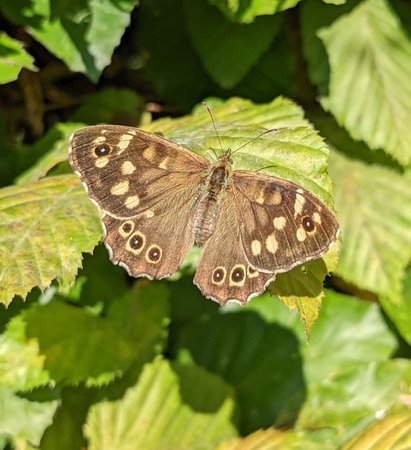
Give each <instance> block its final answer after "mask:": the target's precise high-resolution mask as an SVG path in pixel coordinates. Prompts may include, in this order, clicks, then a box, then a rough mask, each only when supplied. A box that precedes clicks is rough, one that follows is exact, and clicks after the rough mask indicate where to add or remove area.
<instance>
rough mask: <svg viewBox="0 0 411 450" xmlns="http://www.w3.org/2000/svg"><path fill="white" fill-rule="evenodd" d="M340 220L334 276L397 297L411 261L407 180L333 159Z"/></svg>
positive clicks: (334, 156)
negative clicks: (341, 241)
mask: <svg viewBox="0 0 411 450" xmlns="http://www.w3.org/2000/svg"><path fill="white" fill-rule="evenodd" d="M330 174H331V176H332V179H333V182H334V187H335V188H334V190H335V203H336V209H337V218H338V221H339V223H340V226H341V231H342V235H343V241H344V245H343V246H342V250H341V255H340V262H339V265H338V267H337V269H336V273H337V274H338V275H340V276H341V277H343V278H344V279H345V280H347V281H349V282H351V283H354V284H355V285H356V286H358V287H360V288H361V289H366V290H369V291H371V292H374V293H377V294H381V295H386V296H388V297H392V296H398V295H400V292H401V282H402V274H403V271H404V269H405V267H406V265H407V264H408V262H409V261H410V258H411V210H410V208H406V207H404V205H410V204H411V190H410V189H409V180H407V179H406V178H405V177H403V176H401V175H399V174H397V173H395V172H394V171H391V170H389V169H385V168H382V167H374V166H369V165H365V164H363V163H361V162H357V161H352V160H348V159H346V158H345V157H343V156H342V155H341V154H338V153H336V152H334V153H332V155H331V158H330Z"/></svg>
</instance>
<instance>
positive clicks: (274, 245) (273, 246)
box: [265, 234, 278, 254]
mask: <svg viewBox="0 0 411 450" xmlns="http://www.w3.org/2000/svg"><path fill="white" fill-rule="evenodd" d="M265 247H266V249H267V250H268V251H269V252H270V253H272V254H274V253H275V252H276V251H277V250H278V242H277V239H276V238H275V234H270V235H269V236H268V238H267V239H266V241H265Z"/></svg>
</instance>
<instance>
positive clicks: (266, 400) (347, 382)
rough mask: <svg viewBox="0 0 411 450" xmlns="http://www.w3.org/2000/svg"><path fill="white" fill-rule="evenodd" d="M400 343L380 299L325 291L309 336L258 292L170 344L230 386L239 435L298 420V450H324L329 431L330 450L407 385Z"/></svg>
mask: <svg viewBox="0 0 411 450" xmlns="http://www.w3.org/2000/svg"><path fill="white" fill-rule="evenodd" d="M256 314H257V317H256ZM396 347H397V340H396V338H395V336H393V334H392V332H391V331H390V328H389V327H388V326H387V324H386V322H385V321H384V318H383V316H382V313H381V311H380V309H379V307H378V305H377V304H370V303H365V302H362V301H360V300H358V299H355V298H352V297H347V296H344V295H340V294H336V293H334V292H332V291H328V292H327V295H326V297H325V299H324V301H323V305H322V308H321V311H320V315H319V318H318V320H317V322H316V323H315V324H314V326H313V328H312V331H311V337H310V340H309V343H308V344H307V342H306V337H305V333H304V330H303V326H302V324H301V323H300V321H299V319H298V314H295V313H292V312H291V313H290V312H289V311H288V310H287V308H286V307H285V306H284V305H283V304H281V303H280V302H278V301H276V300H274V299H270V298H269V296H268V295H263V296H261V297H260V298H259V299H255V300H254V301H253V302H251V303H249V304H248V305H247V306H246V307H242V308H240V307H239V306H237V307H235V308H234V307H230V308H222V309H220V312H219V314H218V315H214V316H213V317H206V316H204V317H200V318H199V319H198V320H197V321H194V322H192V323H189V324H187V325H186V326H185V327H184V328H183V330H182V334H181V336H180V338H179V339H178V341H177V344H176V351H177V353H178V356H179V358H180V359H182V360H183V359H184V360H185V361H193V362H195V363H196V364H198V365H200V366H203V367H205V368H207V369H208V370H210V371H212V372H215V373H217V374H219V375H221V376H222V377H223V378H224V379H225V380H226V381H227V382H229V383H230V384H231V385H232V386H233V387H234V389H235V392H236V394H237V396H238V398H239V408H240V412H241V417H240V419H241V432H242V433H246V432H247V430H250V431H252V430H255V429H257V428H260V427H267V426H273V425H274V426H276V427H278V426H282V425H284V424H288V426H289V425H290V424H295V430H296V431H298V432H299V434H300V433H304V436H305V437H304V441H303V442H304V443H303V444H301V445H300V446H299V447H298V446H297V448H323V447H321V446H320V447H318V445H320V444H319V443H318V445H317V446H315V444H314V443H315V442H316V440H318V439H319V435H320V436H322V440H321V441H319V442H324V435H323V434H322V435H321V433H322V432H323V431H324V430H325V429H329V432H328V434H327V441H328V442H329V445H328V447H326V448H330V449H333V448H338V446H339V445H340V444H341V443H342V442H343V441H345V440H346V439H347V438H348V437H350V436H352V435H353V433H354V432H356V431H358V430H359V429H361V428H363V427H364V426H365V425H366V424H367V423H369V421H370V420H372V419H373V418H374V417H375V416H376V415H377V414H380V413H381V412H384V411H388V410H389V409H390V408H391V407H393V406H394V405H395V404H398V403H400V404H401V402H402V400H401V399H402V396H405V395H407V393H408V392H409V389H410V386H411V364H410V361H408V360H399V359H395V360H390V359H389V358H390V357H391V355H392V354H393V353H394V352H395V349H396ZM259 415H261V416H259ZM318 434H319V435H318ZM320 439H321V438H320ZM306 442H310V446H308V445H306ZM311 442H312V447H311ZM280 448H281V447H280ZM285 448H288V447H285ZM291 448H292V447H291Z"/></svg>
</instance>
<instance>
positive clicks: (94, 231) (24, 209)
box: [0, 175, 101, 305]
mask: <svg viewBox="0 0 411 450" xmlns="http://www.w3.org/2000/svg"><path fill="white" fill-rule="evenodd" d="M0 236H1V238H0V286H1V287H0V302H2V303H5V304H6V305H7V304H9V303H10V301H11V300H12V299H13V297H14V296H15V295H20V296H22V297H25V296H26V295H27V293H28V292H29V291H30V290H31V289H32V288H33V287H34V286H38V287H39V288H40V289H41V290H44V289H45V288H46V287H48V286H49V285H50V283H51V282H52V281H53V280H54V279H57V280H58V282H59V283H60V284H61V285H63V286H67V285H69V284H70V283H72V282H73V281H74V278H75V276H76V273H77V270H78V268H79V267H80V266H81V252H91V251H92V250H93V248H94V247H95V245H96V244H97V242H98V241H99V239H100V237H101V225H100V223H99V220H98V215H97V211H96V208H95V207H94V206H93V205H92V204H91V203H90V201H89V200H88V199H87V197H86V195H85V194H84V190H83V188H82V186H81V185H80V183H79V181H78V178H77V177H76V176H73V175H68V176H58V177H50V178H46V179H44V180H41V181H38V182H35V183H29V184H25V185H22V186H11V187H7V188H3V189H1V190H0Z"/></svg>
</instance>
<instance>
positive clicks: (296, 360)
mask: <svg viewBox="0 0 411 450" xmlns="http://www.w3.org/2000/svg"><path fill="white" fill-rule="evenodd" d="M263 297H264V301H265V302H275V300H270V299H269V298H267V296H266V295H265V296H263ZM251 303H253V302H251ZM298 346H299V343H298V341H297V339H296V338H295V336H294V335H293V334H292V333H291V332H290V331H289V330H287V329H285V328H283V327H281V326H278V325H277V324H268V323H266V322H265V321H264V320H263V319H262V318H261V317H259V316H258V315H257V314H256V313H254V312H252V311H247V310H244V309H243V310H240V311H239V312H233V313H226V314H224V313H222V314H219V315H213V316H212V317H207V316H205V317H202V318H199V319H198V320H196V321H192V322H191V323H189V324H188V325H187V326H186V327H184V329H183V331H182V333H181V336H180V338H179V340H178V342H177V344H176V349H175V351H176V353H177V355H178V357H179V359H180V360H186V361H187V360H188V361H190V360H191V361H193V362H194V363H195V364H197V365H200V366H202V367H205V368H206V369H207V370H209V371H211V372H214V373H216V374H218V375H220V376H221V377H223V378H224V379H225V380H226V381H227V382H228V383H229V384H230V385H232V386H233V387H234V389H235V391H236V394H237V396H238V402H239V408H240V413H241V416H240V430H241V433H248V432H251V431H253V430H256V429H258V428H261V427H269V426H271V425H273V424H276V425H278V426H286V425H290V424H291V423H293V422H294V421H295V420H296V418H297V416H298V412H299V409H300V408H301V405H302V403H303V401H304V397H305V385H304V378H303V373H302V361H301V358H300V356H299V349H298Z"/></svg>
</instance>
